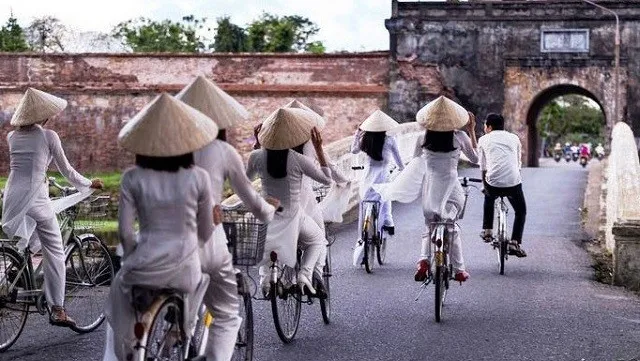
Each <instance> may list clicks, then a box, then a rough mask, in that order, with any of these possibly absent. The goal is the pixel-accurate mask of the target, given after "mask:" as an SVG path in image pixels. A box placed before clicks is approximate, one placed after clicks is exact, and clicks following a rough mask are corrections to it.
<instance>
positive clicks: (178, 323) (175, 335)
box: [142, 296, 185, 361]
mask: <svg viewBox="0 0 640 361" xmlns="http://www.w3.org/2000/svg"><path fill="white" fill-rule="evenodd" d="M182 308H183V303H182V300H181V299H180V298H178V297H175V296H171V297H168V298H167V299H166V300H164V302H163V303H162V305H161V306H160V307H159V308H158V311H157V312H156V314H155V315H153V321H152V322H151V328H149V334H148V337H147V340H146V341H147V342H146V345H142V350H144V351H143V353H144V354H143V356H144V357H143V360H162V361H183V360H184V355H185V349H184V348H185V340H184V335H185V332H184V329H183V320H182V314H183V310H182Z"/></svg>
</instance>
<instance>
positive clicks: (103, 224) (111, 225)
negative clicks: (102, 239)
mask: <svg viewBox="0 0 640 361" xmlns="http://www.w3.org/2000/svg"><path fill="white" fill-rule="evenodd" d="M74 226H75V227H76V229H83V228H91V230H92V232H95V233H108V232H117V231H118V221H116V220H101V221H98V222H96V221H95V220H88V219H76V221H75V222H74Z"/></svg>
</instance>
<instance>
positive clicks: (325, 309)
mask: <svg viewBox="0 0 640 361" xmlns="http://www.w3.org/2000/svg"><path fill="white" fill-rule="evenodd" d="M330 188H331V186H327V185H324V184H319V183H318V184H315V185H314V186H313V191H314V193H315V196H316V197H315V198H316V202H317V203H320V202H322V200H324V198H325V197H326V196H327V193H328V192H329V189H330ZM331 224H332V223H330V222H324V230H325V237H326V238H327V255H326V258H325V262H324V267H323V268H322V282H323V283H324V288H325V292H326V294H327V297H326V298H321V299H320V312H321V313H322V321H323V322H324V323H325V324H327V325H328V324H329V323H331V287H330V278H331V270H332V268H331V246H332V245H333V243H334V242H335V241H336V233H335V230H334V229H333V227H332V226H331Z"/></svg>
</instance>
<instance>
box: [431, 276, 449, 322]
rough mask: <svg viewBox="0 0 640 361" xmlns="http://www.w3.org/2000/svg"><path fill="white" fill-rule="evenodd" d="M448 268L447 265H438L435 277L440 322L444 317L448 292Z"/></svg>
mask: <svg viewBox="0 0 640 361" xmlns="http://www.w3.org/2000/svg"><path fill="white" fill-rule="evenodd" d="M446 277H447V270H446V267H445V266H436V275H435V278H434V280H433V281H434V283H435V286H436V287H435V288H436V294H435V312H436V322H440V320H441V319H442V305H443V304H444V298H445V296H446V293H447V285H446V282H447V280H446Z"/></svg>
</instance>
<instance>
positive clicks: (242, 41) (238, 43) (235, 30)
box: [213, 16, 248, 53]
mask: <svg viewBox="0 0 640 361" xmlns="http://www.w3.org/2000/svg"><path fill="white" fill-rule="evenodd" d="M213 49H214V51H216V52H226V53H237V52H243V51H247V50H248V48H247V34H245V31H244V29H243V28H241V27H240V26H238V25H236V24H234V23H232V22H231V19H230V18H229V17H228V16H225V17H222V18H219V19H218V27H217V28H216V35H215V37H214V38H213Z"/></svg>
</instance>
